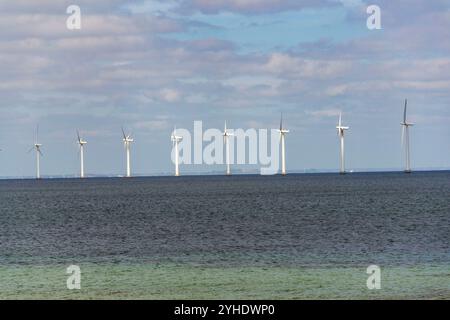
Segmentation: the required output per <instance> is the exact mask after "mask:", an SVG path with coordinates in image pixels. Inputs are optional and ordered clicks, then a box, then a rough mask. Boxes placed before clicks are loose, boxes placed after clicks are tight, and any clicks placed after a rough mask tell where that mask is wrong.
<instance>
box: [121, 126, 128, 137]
mask: <svg viewBox="0 0 450 320" xmlns="http://www.w3.org/2000/svg"><path fill="white" fill-rule="evenodd" d="M122 134H123V138H124V139H126V138H127V136H126V134H125V131H124V130H123V127H122Z"/></svg>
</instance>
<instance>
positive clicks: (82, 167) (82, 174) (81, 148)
mask: <svg viewBox="0 0 450 320" xmlns="http://www.w3.org/2000/svg"><path fill="white" fill-rule="evenodd" d="M77 136H78V144H79V146H80V178H84V145H85V144H87V141H84V140H83V139H82V138H81V137H80V133H79V132H78V130H77Z"/></svg>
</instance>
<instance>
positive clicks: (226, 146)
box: [223, 121, 233, 176]
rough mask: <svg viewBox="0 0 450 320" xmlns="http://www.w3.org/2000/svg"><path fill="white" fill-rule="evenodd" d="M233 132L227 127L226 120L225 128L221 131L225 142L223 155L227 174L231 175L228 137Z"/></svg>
mask: <svg viewBox="0 0 450 320" xmlns="http://www.w3.org/2000/svg"><path fill="white" fill-rule="evenodd" d="M231 136H233V134H232V133H231V132H230V131H228V129H227V122H226V121H225V129H224V131H223V142H224V144H225V157H226V164H227V176H231V161H230V141H229V139H230V137H231Z"/></svg>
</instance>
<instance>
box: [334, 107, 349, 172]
mask: <svg viewBox="0 0 450 320" xmlns="http://www.w3.org/2000/svg"><path fill="white" fill-rule="evenodd" d="M336 129H337V130H338V135H339V139H340V141H341V168H340V173H341V174H345V141H344V140H345V131H347V130H348V129H350V128H349V127H344V126H343V125H342V113H340V114H339V123H338V125H337V127H336Z"/></svg>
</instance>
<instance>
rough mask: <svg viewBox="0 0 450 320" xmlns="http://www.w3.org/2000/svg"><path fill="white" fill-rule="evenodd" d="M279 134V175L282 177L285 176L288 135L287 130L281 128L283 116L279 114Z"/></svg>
mask: <svg viewBox="0 0 450 320" xmlns="http://www.w3.org/2000/svg"><path fill="white" fill-rule="evenodd" d="M278 132H279V133H280V140H281V174H282V175H283V176H285V175H286V142H285V140H286V134H288V133H289V130H286V129H284V128H283V114H281V120H280V129H279V130H278Z"/></svg>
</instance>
